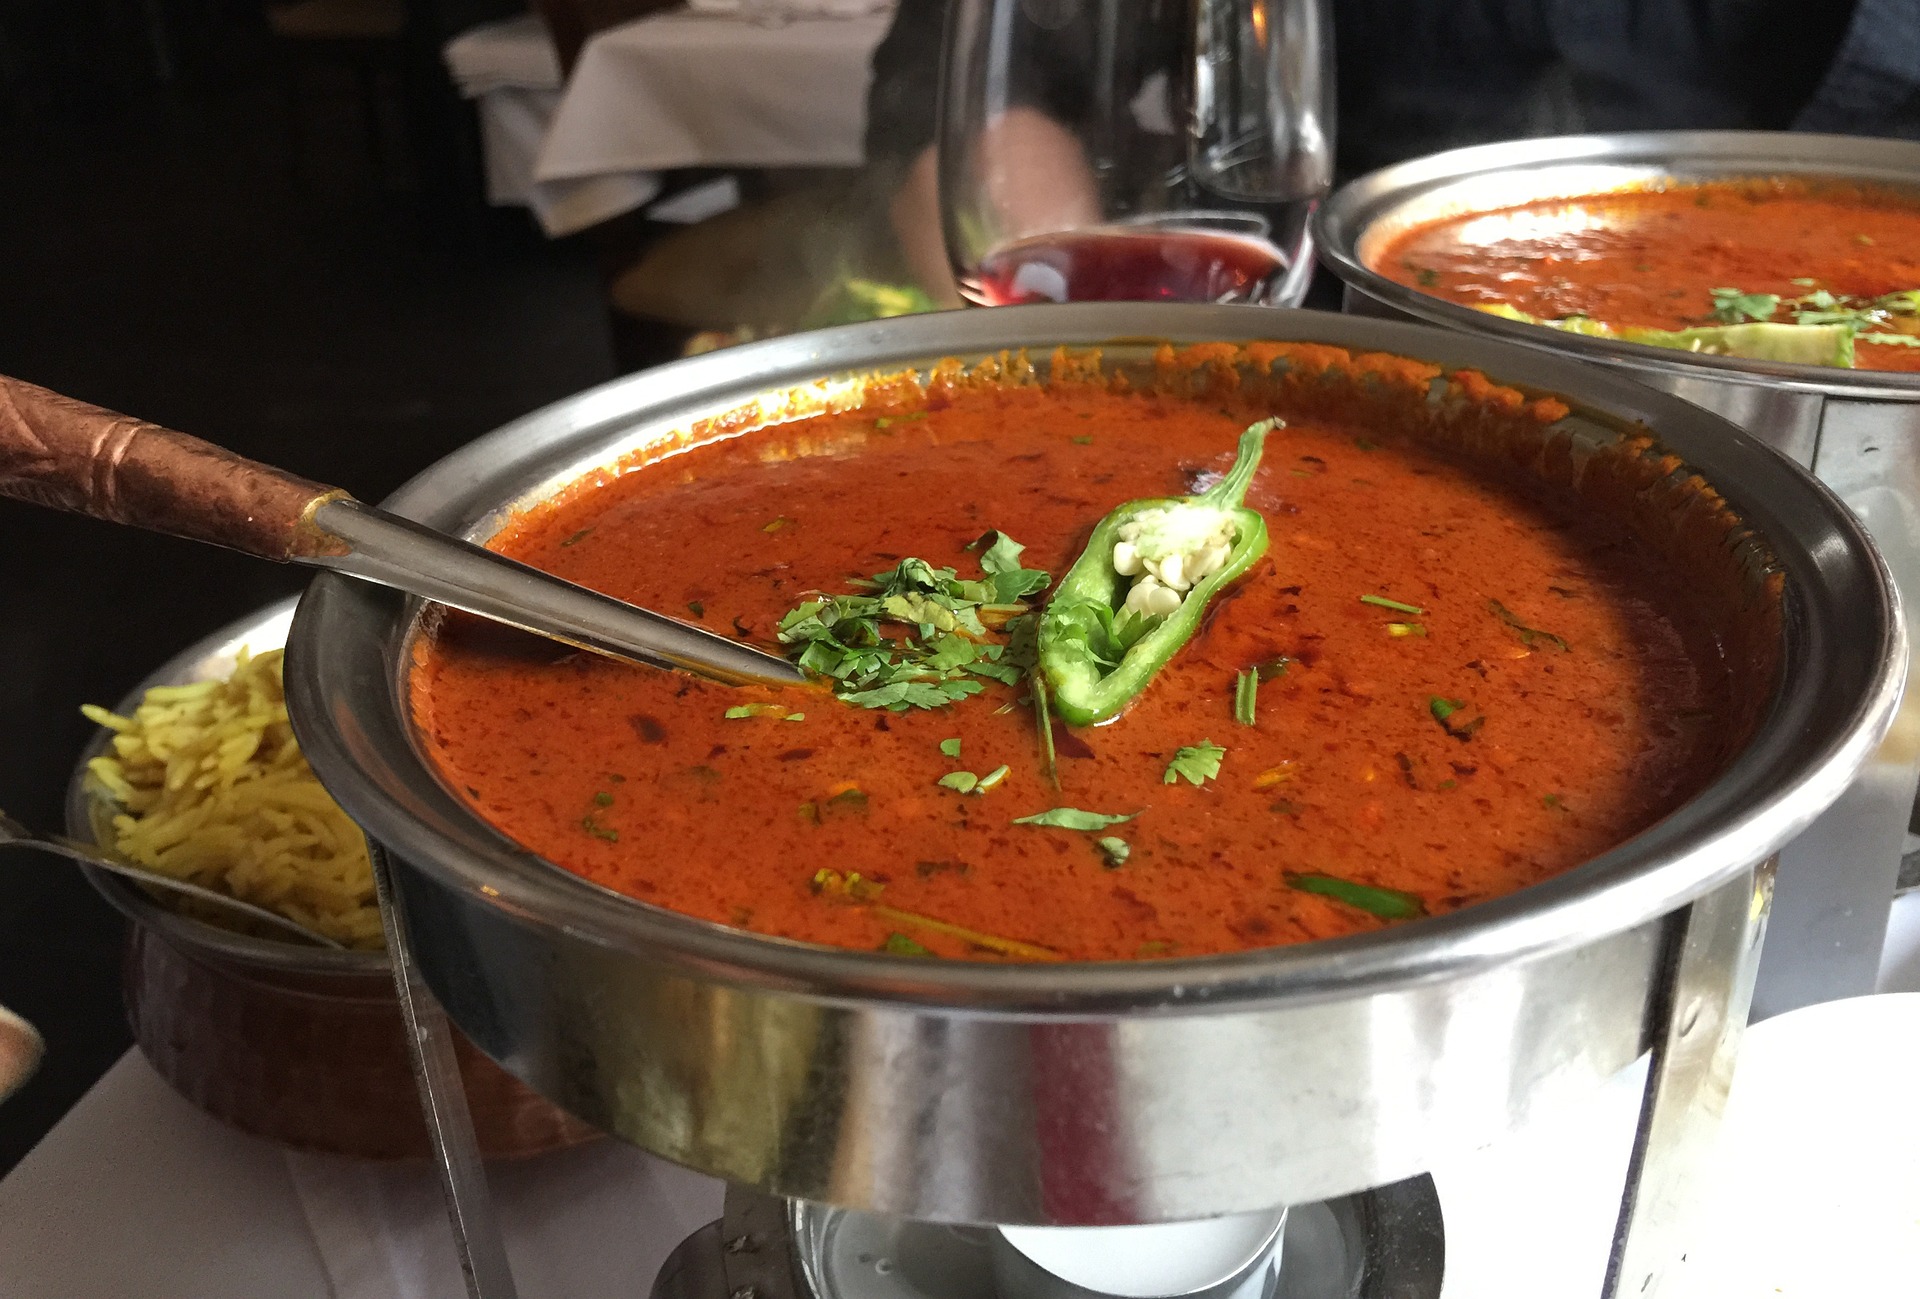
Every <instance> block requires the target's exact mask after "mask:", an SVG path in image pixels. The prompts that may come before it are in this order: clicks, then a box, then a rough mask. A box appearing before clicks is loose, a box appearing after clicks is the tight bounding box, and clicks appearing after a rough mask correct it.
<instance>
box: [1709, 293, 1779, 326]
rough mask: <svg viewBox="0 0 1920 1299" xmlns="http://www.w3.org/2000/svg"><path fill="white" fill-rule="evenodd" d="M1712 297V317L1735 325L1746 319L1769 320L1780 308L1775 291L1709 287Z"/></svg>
mask: <svg viewBox="0 0 1920 1299" xmlns="http://www.w3.org/2000/svg"><path fill="white" fill-rule="evenodd" d="M1707 292H1708V293H1709V294H1711V295H1712V297H1713V318H1714V319H1715V320H1718V321H1722V322H1724V323H1725V324H1729V325H1737V324H1739V323H1741V322H1742V321H1746V320H1771V319H1772V318H1773V313H1774V312H1776V311H1778V310H1779V309H1780V295H1779V294H1777V293H1742V292H1741V291H1740V290H1738V289H1709V290H1707Z"/></svg>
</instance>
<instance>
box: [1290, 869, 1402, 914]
mask: <svg viewBox="0 0 1920 1299" xmlns="http://www.w3.org/2000/svg"><path fill="white" fill-rule="evenodd" d="M1287 887H1288V888H1294V889H1299V890H1300V891H1301V892H1302V893H1317V894H1319V895H1320V896H1321V897H1328V898H1332V899H1333V900H1334V901H1335V902H1344V903H1345V904H1346V905H1348V906H1350V907H1357V908H1358V909H1360V910H1361V911H1365V912H1367V913H1368V914H1369V915H1375V916H1379V917H1380V918H1381V919H1382V920H1411V919H1413V918H1414V917H1415V916H1424V915H1425V914H1426V913H1427V904H1426V902H1425V901H1424V900H1422V899H1421V897H1420V896H1419V895H1418V894H1416V893H1405V892H1402V891H1401V890H1399V889H1383V888H1376V887H1374V886H1373V885H1371V884H1355V883H1354V882H1353V881H1352V880H1343V879H1337V878H1335V877H1334V876H1332V875H1288V876H1287Z"/></svg>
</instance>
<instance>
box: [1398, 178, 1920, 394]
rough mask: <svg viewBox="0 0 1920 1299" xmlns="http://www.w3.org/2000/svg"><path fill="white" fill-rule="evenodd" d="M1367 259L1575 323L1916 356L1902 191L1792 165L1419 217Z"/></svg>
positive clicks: (1715, 340)
mask: <svg viewBox="0 0 1920 1299" xmlns="http://www.w3.org/2000/svg"><path fill="white" fill-rule="evenodd" d="M1366 260H1367V264H1368V265H1369V266H1370V267H1371V268H1372V269H1373V270H1375V271H1377V272H1379V273H1380V274H1382V275H1384V276H1386V277H1388V278H1389V279H1392V280H1397V281H1399V282H1400V283H1402V284H1405V285H1408V286H1409V287H1412V288H1417V289H1420V290H1421V291H1422V292H1425V293H1428V294H1432V295H1433V296H1435V297H1439V298H1444V299H1446V300H1447V301H1449V302H1458V303H1461V304H1464V305H1466V306H1471V307H1478V308H1480V309H1483V310H1489V309H1490V310H1496V311H1500V312H1502V313H1514V314H1517V315H1518V316H1519V317H1522V318H1529V319H1532V320H1534V321H1536V322H1539V323H1550V324H1555V325H1557V326H1558V327H1560V328H1563V329H1568V330H1570V331H1571V332H1576V333H1593V332H1609V331H1610V332H1614V333H1617V334H1619V336H1621V337H1624V338H1626V339H1627V341H1630V342H1649V343H1653V344H1654V345H1656V346H1670V347H1679V348H1683V349H1687V350H1694V351H1705V352H1724V353H1726V354H1729V355H1735V356H1750V357H1755V358H1758V359H1763V360H1787V361H1805V362H1809V363H1813V364H1833V365H1851V366H1853V367H1856V368H1859V369H1866V370H1900V371H1909V372H1912V371H1920V197H1917V196H1916V195H1914V194H1912V193H1909V192H1904V191H1896V190H1890V189H1877V188H1870V187H1864V186H1860V185H1853V184H1842V183H1838V182H1827V183H1817V182H1809V181H1805V180H1794V179H1752V180H1738V181H1716V182H1710V183H1699V184H1679V183H1673V184H1668V185H1664V186H1655V187H1651V188H1645V189H1625V190H1618V191H1614V192H1609V193H1602V194H1594V195H1590V196H1587V197H1584V198H1572V199H1549V200H1542V201H1539V202H1533V203H1526V204H1522V205H1519V206H1516V207H1510V208H1502V209H1496V210H1490V211H1474V212H1470V213H1464V214H1460V215H1455V216H1448V217H1442V218H1439V219H1436V220H1431V221H1426V222H1423V223H1421V224H1419V225H1416V226H1414V227H1413V228H1411V229H1408V230H1403V231H1400V232H1398V233H1397V234H1395V235H1393V236H1391V237H1390V238H1388V239H1386V240H1384V241H1383V243H1382V244H1381V245H1380V246H1378V247H1377V248H1373V249H1369V250H1367V252H1366ZM1751 326H1762V327H1763V328H1758V329H1754V328H1750V327H1751ZM1636 331H1638V333H1636Z"/></svg>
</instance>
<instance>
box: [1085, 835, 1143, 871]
mask: <svg viewBox="0 0 1920 1299" xmlns="http://www.w3.org/2000/svg"><path fill="white" fill-rule="evenodd" d="M1093 846H1094V847H1096V848H1098V849H1099V850H1100V855H1101V856H1102V857H1105V858H1106V859H1107V868H1108V869H1109V870H1111V869H1113V868H1114V867H1117V866H1125V865H1126V864H1127V858H1129V857H1131V856H1133V845H1132V844H1130V843H1128V842H1127V841H1126V840H1125V839H1122V838H1120V837H1119V836H1117V835H1111V834H1110V835H1106V836H1104V837H1103V838H1099V839H1095V840H1094V841H1093Z"/></svg>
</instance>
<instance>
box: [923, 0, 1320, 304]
mask: <svg viewBox="0 0 1920 1299" xmlns="http://www.w3.org/2000/svg"><path fill="white" fill-rule="evenodd" d="M1329 32H1330V27H1329V23H1328V19H1327V14H1326V9H1325V0H951V4H950V7H949V10H948V17H947V41H946V53H945V60H944V66H943V69H942V77H941V86H940V137H939V139H940V158H939V165H940V208H941V221H942V224H943V231H944V234H945V237H946V245H947V257H948V260H949V261H950V262H951V263H952V267H953V272H954V276H955V278H956V280H957V281H958V283H959V286H960V291H961V292H962V293H963V294H964V295H966V297H967V298H969V299H970V300H972V301H973V302H976V303H980V304H983V305H987V306H1000V305H1005V304H1009V303H1021V302H1079V301H1099V300H1107V301H1115V300H1121V301H1175V302H1255V303H1265V304H1271V305H1279V306H1293V305H1295V304H1297V303H1298V302H1299V301H1300V299H1301V298H1302V297H1303V296H1304V295H1305V293H1306V290H1307V281H1308V279H1309V278H1310V276H1311V274H1312V269H1313V255H1312V245H1311V242H1310V239H1309V236H1308V233H1307V223H1308V218H1309V217H1310V216H1311V215H1312V213H1313V209H1314V206H1315V205H1316V204H1317V203H1318V202H1319V201H1320V199H1321V198H1322V197H1323V196H1324V195H1325V194H1326V192H1327V187H1328V183H1329V181H1330V180H1331V177H1332V169H1333V69H1332V49H1331V44H1330V40H1329Z"/></svg>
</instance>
